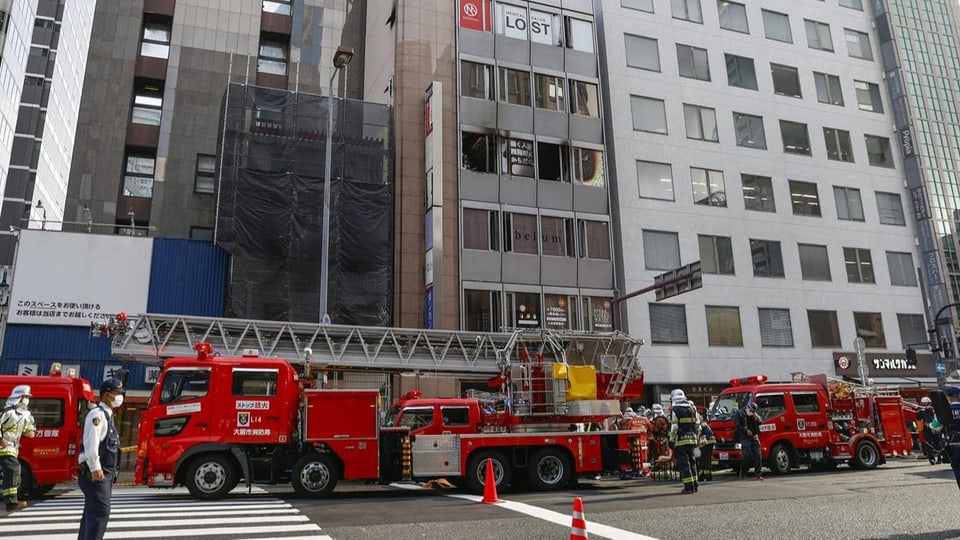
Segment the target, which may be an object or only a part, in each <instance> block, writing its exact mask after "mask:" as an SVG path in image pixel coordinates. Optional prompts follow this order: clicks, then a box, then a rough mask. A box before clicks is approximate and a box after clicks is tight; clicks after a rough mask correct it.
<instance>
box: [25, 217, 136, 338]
mask: <svg viewBox="0 0 960 540" xmlns="http://www.w3.org/2000/svg"><path fill="white" fill-rule="evenodd" d="M152 253H153V240H152V239H150V238H141V237H130V236H116V235H99V234H84V233H65V232H60V231H41V230H31V229H23V230H21V231H20V245H19V248H18V251H17V260H16V261H15V262H14V271H13V282H12V284H11V298H10V319H9V320H10V322H11V323H17V324H52V325H60V326H90V323H91V322H98V321H99V322H107V321H108V320H109V319H110V317H112V316H113V315H116V314H117V313H120V312H126V313H129V314H137V313H146V312H147V294H148V290H149V286H150V262H151V255H152Z"/></svg>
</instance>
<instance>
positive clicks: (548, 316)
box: [543, 294, 580, 330]
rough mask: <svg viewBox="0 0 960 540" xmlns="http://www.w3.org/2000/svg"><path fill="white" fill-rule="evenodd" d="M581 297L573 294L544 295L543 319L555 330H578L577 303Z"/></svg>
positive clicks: (547, 326)
mask: <svg viewBox="0 0 960 540" xmlns="http://www.w3.org/2000/svg"><path fill="white" fill-rule="evenodd" d="M579 301H580V300H579V298H577V297H576V296H573V295H561V294H545V295H543V321H544V326H545V327H546V328H550V329H553V330H577V329H578V328H577V318H578V317H577V305H578V303H579Z"/></svg>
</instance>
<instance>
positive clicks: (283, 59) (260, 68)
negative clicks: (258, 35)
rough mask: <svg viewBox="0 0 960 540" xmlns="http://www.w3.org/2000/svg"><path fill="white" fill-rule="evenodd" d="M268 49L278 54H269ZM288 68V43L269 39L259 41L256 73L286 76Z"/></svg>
mask: <svg viewBox="0 0 960 540" xmlns="http://www.w3.org/2000/svg"><path fill="white" fill-rule="evenodd" d="M270 47H272V48H273V49H275V50H277V51H279V54H270ZM281 67H282V68H283V69H281ZM289 67H290V46H289V44H288V43H284V42H283V41H277V40H271V39H261V40H260V43H259V45H258V46H257V73H266V74H268V75H280V76H286V75H287V70H288V69H289Z"/></svg>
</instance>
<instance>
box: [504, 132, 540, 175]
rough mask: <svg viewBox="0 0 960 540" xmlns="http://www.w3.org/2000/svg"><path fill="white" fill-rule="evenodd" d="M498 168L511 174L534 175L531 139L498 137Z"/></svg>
mask: <svg viewBox="0 0 960 540" xmlns="http://www.w3.org/2000/svg"><path fill="white" fill-rule="evenodd" d="M500 156H501V159H500V170H501V171H502V172H503V174H509V175H511V176H522V177H526V178H533V177H534V159H533V141H528V140H526V139H508V138H506V137H504V138H502V139H500Z"/></svg>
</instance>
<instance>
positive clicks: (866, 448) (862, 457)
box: [850, 441, 880, 470]
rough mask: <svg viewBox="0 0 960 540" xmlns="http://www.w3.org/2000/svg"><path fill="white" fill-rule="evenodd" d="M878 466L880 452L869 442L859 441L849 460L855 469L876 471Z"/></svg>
mask: <svg viewBox="0 0 960 540" xmlns="http://www.w3.org/2000/svg"><path fill="white" fill-rule="evenodd" d="M879 464H880V450H879V449H878V448H877V445H875V444H873V443H872V442H871V441H860V442H858V443H857V448H856V450H855V451H854V453H853V458H852V459H851V460H850V465H852V466H853V467H854V468H855V469H864V470H870V469H876V468H877V465H879Z"/></svg>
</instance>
